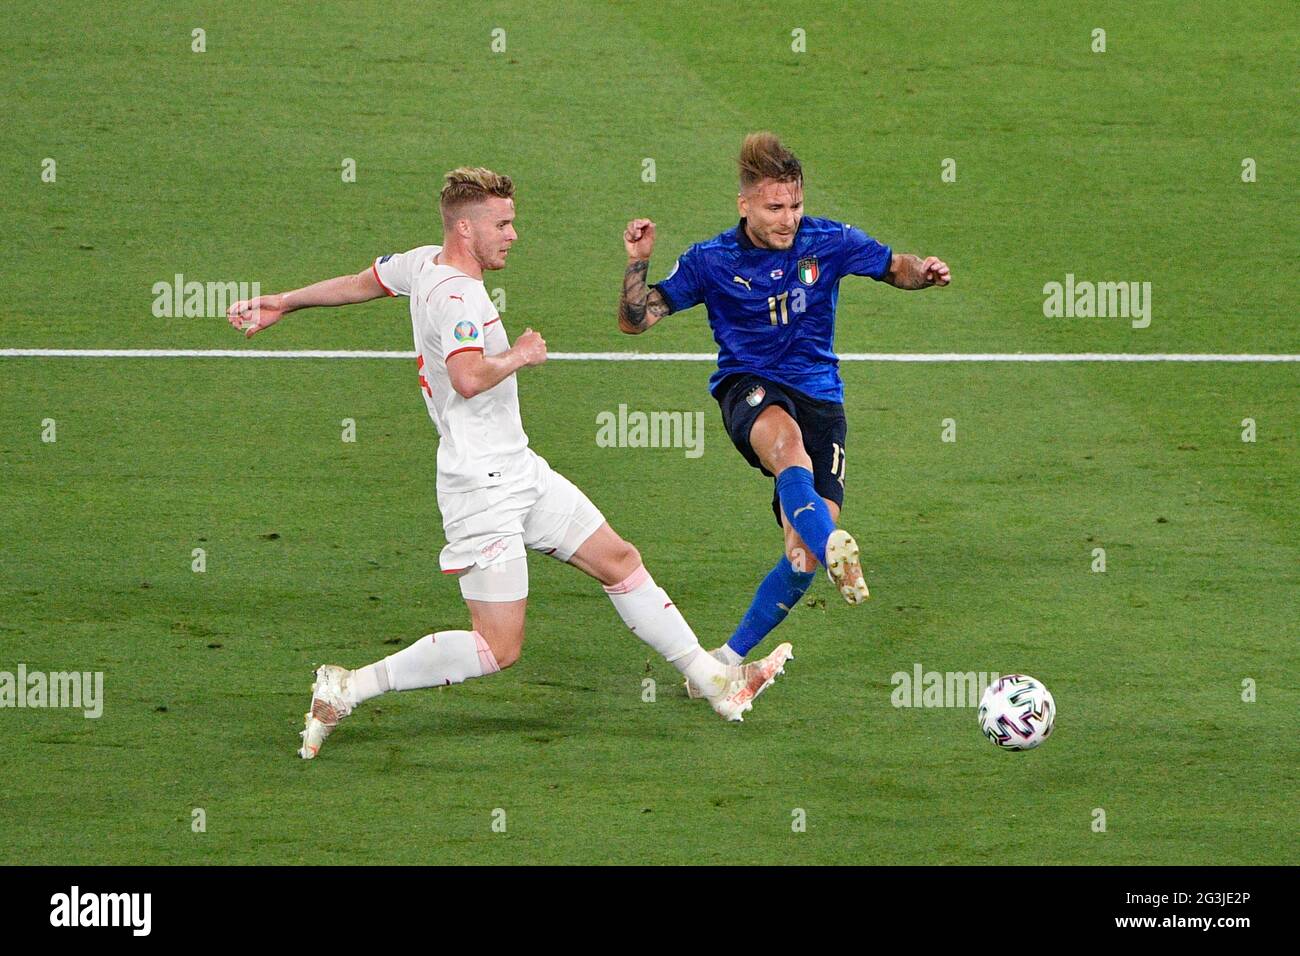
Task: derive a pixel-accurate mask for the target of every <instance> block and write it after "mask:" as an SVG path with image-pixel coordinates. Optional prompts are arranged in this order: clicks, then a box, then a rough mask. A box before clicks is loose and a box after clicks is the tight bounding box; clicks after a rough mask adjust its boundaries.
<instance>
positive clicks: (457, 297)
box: [447, 295, 465, 304]
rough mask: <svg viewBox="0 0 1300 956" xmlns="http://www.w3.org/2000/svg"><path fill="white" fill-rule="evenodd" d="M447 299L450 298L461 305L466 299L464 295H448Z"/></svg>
mask: <svg viewBox="0 0 1300 956" xmlns="http://www.w3.org/2000/svg"><path fill="white" fill-rule="evenodd" d="M447 298H449V299H455V300H456V301H457V302H460V303H462V304H463V303H464V301H465V297H464V296H463V295H448V296H447Z"/></svg>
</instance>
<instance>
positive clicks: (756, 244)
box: [745, 219, 772, 249]
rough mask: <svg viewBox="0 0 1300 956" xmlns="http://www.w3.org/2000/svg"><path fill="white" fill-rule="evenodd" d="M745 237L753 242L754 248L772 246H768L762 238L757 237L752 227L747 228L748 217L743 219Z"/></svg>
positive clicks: (768, 247)
mask: <svg viewBox="0 0 1300 956" xmlns="http://www.w3.org/2000/svg"><path fill="white" fill-rule="evenodd" d="M745 237H746V238H747V239H748V240H749V241H750V242H752V243H753V244H754V248H755V249H771V248H772V247H771V246H769V245H768V244H767V243H765V242H764V241H763V240H762V239H759V238H758V236H756V235H754V231H753V230H752V229H750V228H749V220H748V219H746V220H745Z"/></svg>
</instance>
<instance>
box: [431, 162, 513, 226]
mask: <svg viewBox="0 0 1300 956" xmlns="http://www.w3.org/2000/svg"><path fill="white" fill-rule="evenodd" d="M489 196H499V197H501V198H502V199H513V198H514V196H515V184H514V183H513V182H511V181H510V177H509V176H502V175H501V174H499V173H494V172H492V170H490V169H484V168H483V167H482V166H460V167H458V168H456V169H453V170H452V171H451V172H449V173H447V174H446V175H445V176H443V186H442V194H441V195H440V196H439V198H438V206H439V207H440V208H441V210H442V216H443V218H444V219H451V218H454V216H455V214H456V213H458V212H460V211H461V210H462V209H464V208H465V207H466V206H470V205H473V204H475V203H480V202H482V201H483V200H485V199H487V198H488V197H489Z"/></svg>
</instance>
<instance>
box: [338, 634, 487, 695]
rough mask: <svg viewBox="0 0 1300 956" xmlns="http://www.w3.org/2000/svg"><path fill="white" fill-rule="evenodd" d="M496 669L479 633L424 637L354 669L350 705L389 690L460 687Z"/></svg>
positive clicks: (429, 635)
mask: <svg viewBox="0 0 1300 956" xmlns="http://www.w3.org/2000/svg"><path fill="white" fill-rule="evenodd" d="M499 670H501V668H500V666H498V664H497V659H496V655H494V654H493V653H492V648H490V647H488V643H487V641H485V640H483V635H481V634H480V633H479V632H478V631H439V632H438V633H436V634H426V635H424V637H422V638H420V639H419V640H418V641H416V642H415V643H414V644H412V645H410V646H409V647H404V648H402V649H401V650H400V651H398V652H397V653H396V654H390V655H388V656H387V657H385V658H384V659H383V660H381V661H376V662H375V663H373V664H367V665H366V666H365V667H358V668H357V669H356V670H354V671H353V672H352V679H351V681H350V684H351V689H352V697H353V698H354V699H353V700H352V705H353V706H356V705H357V704H359V703H361V702H362V701H365V700H369V699H370V698H372V697H378V696H379V695H380V694H384V693H387V692H388V691H390V690H416V689H417V688H420V687H440V686H445V685H447V684H459V683H460V682H461V681H465V680H469V679H470V678H471V677H485V676H486V675H488V674H495V673H496V672H497V671H499Z"/></svg>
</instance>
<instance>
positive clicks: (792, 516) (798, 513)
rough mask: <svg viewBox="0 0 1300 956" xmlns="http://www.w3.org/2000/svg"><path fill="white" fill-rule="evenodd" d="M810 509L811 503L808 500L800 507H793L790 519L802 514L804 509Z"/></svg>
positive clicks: (811, 507) (811, 508)
mask: <svg viewBox="0 0 1300 956" xmlns="http://www.w3.org/2000/svg"><path fill="white" fill-rule="evenodd" d="M812 510H813V503H812V502H811V501H810V502H808V503H807V504H806V505H804V506H803V507H802V508H795V509H794V514H792V515H791V516H790V520H791V521H793V520H794V519H795V518H797V517H799V516H800V515H801V514H803V513H804V512H805V511H812Z"/></svg>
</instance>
